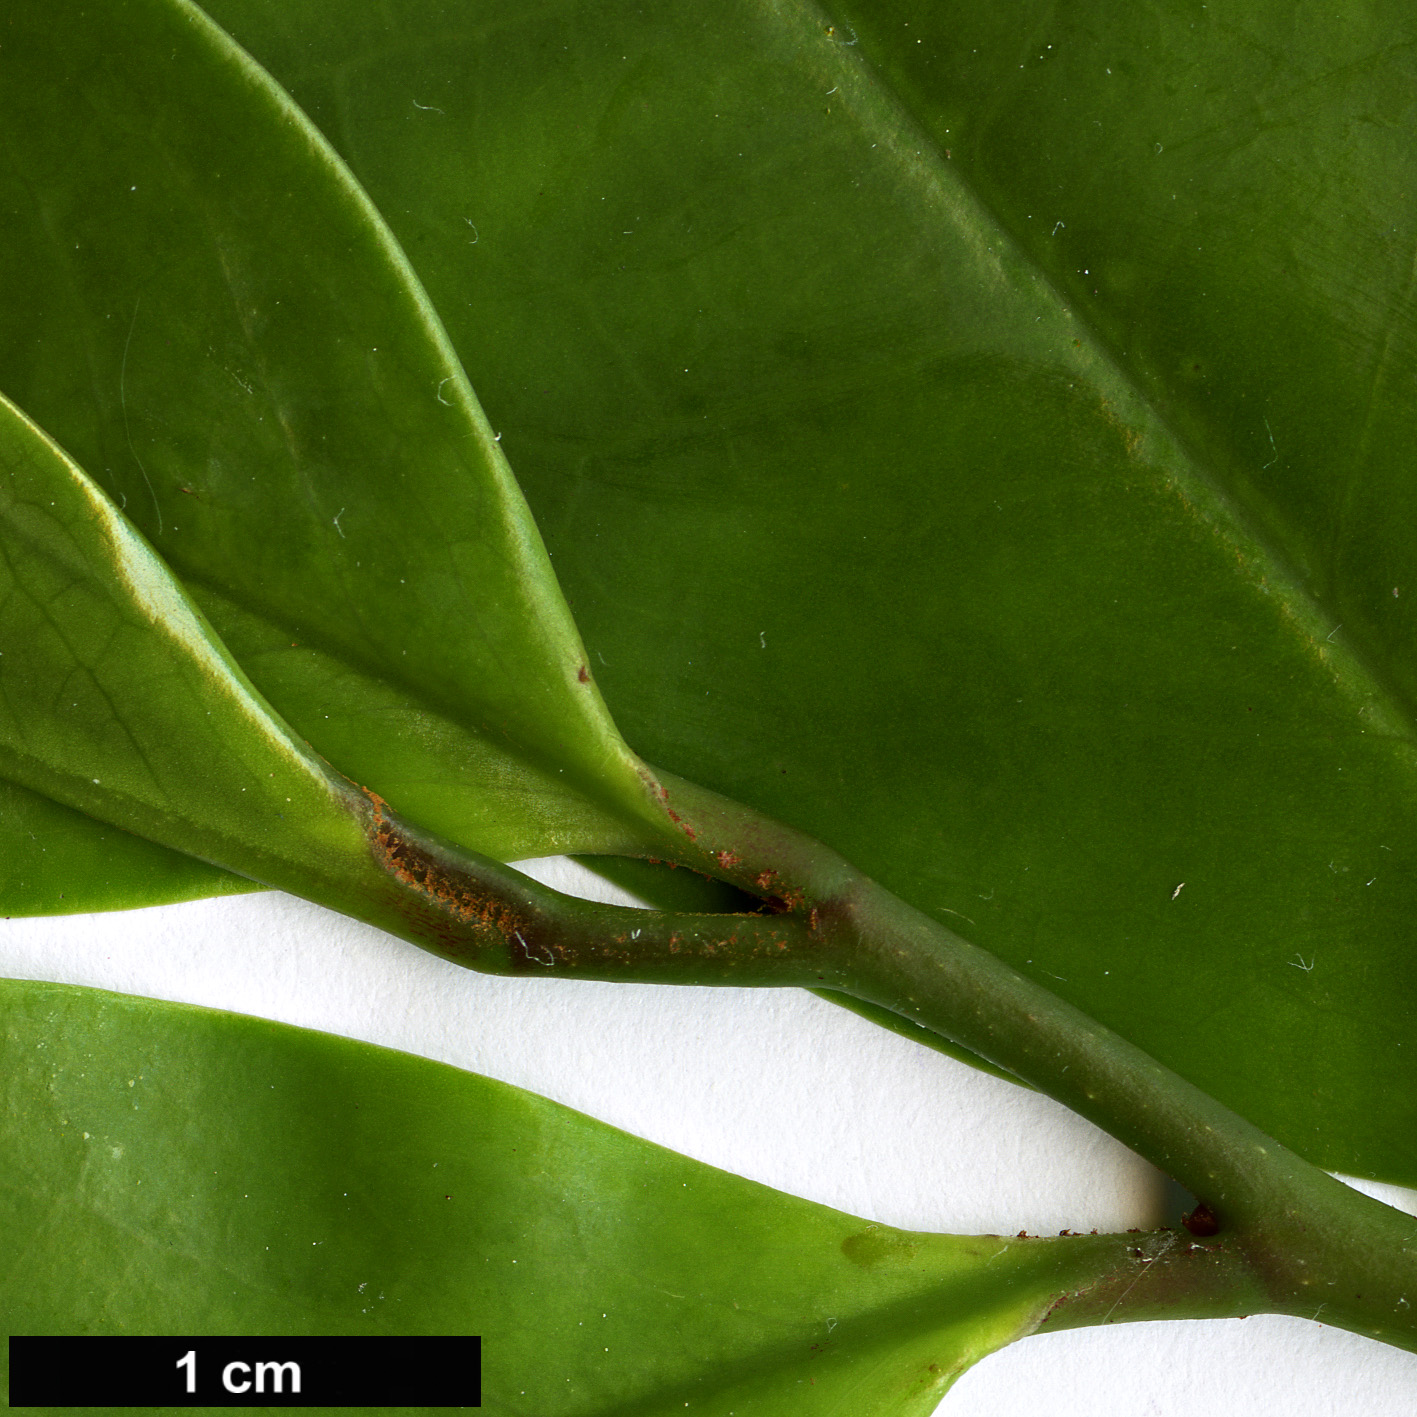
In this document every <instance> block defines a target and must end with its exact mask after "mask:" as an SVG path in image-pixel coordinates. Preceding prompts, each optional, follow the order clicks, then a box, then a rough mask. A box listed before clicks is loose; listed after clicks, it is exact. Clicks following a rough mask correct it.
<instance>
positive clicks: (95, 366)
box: [0, 0, 656, 856]
mask: <svg viewBox="0 0 1417 1417" xmlns="http://www.w3.org/2000/svg"><path fill="white" fill-rule="evenodd" d="M70 18H71V20H72V24H65V23H61V22H60V21H61V17H59V16H57V15H51V16H46V17H43V18H41V17H39V16H37V15H15V16H12V17H10V18H9V19H8V20H7V28H6V35H7V41H6V42H7V45H8V49H7V53H8V56H9V58H8V60H7V64H8V71H9V73H10V75H11V80H12V81H11V82H10V83H9V84H8V85H7V86H6V95H7V98H6V100H5V102H7V103H8V104H9V105H10V107H9V108H8V110H7V115H6V125H7V131H8V134H9V136H8V140H7V142H6V144H5V147H4V151H3V154H0V158H2V159H3V164H4V171H3V174H0V183H3V185H4V188H5V190H7V191H8V192H10V193H11V194H13V195H16V197H17V202H16V208H17V214H16V218H15V219H14V220H12V221H10V222H8V223H7V226H6V230H5V239H4V241H3V242H0V281H3V283H4V284H5V285H6V287H7V288H9V289H10V290H12V291H16V292H18V291H19V290H21V289H26V288H27V289H28V298H27V299H25V300H16V301H15V302H14V303H15V310H16V315H17V318H16V320H15V321H12V322H10V323H9V324H8V325H7V328H6V332H5V336H4V338H3V340H0V387H4V388H6V389H7V390H9V392H10V393H11V394H13V395H15V396H16V397H17V398H18V399H19V401H20V402H22V403H23V404H25V406H26V407H27V408H28V409H30V410H31V412H33V413H34V414H35V416H36V418H37V419H38V420H39V421H40V422H41V423H43V424H44V425H45V426H46V427H48V428H50V429H51V430H52V431H53V432H54V433H55V435H56V436H57V437H58V438H59V439H60V440H61V441H62V442H63V443H64V444H65V445H66V447H68V448H69V449H70V450H72V451H73V452H74V454H75V456H76V458H77V459H78V460H79V461H80V462H81V463H83V464H84V465H86V466H88V467H91V468H93V469H94V470H95V472H96V475H97V476H98V477H99V479H100V480H101V481H103V482H104V483H105V485H106V487H107V489H108V490H109V492H110V493H111V494H112V495H113V496H114V498H115V500H116V501H118V502H119V503H120V505H122V506H123V507H124V508H125V509H126V510H127V512H128V513H129V514H130V515H131V516H132V517H133V518H135V519H136V521H137V523H138V525H140V526H141V527H142V528H143V529H144V531H145V533H146V534H147V535H148V536H149V538H150V539H152V540H153V541H154V543H155V544H158V545H160V546H161V549H162V553H163V555H164V557H165V558H166V559H167V560H168V561H169V563H170V564H173V565H175V566H178V567H179V568H181V569H182V571H183V572H184V573H185V574H187V575H188V576H189V577H190V578H191V580H192V582H193V585H194V586H202V587H207V588H210V589H211V590H212V591H214V592H216V595H215V596H211V597H209V601H208V603H209V606H210V607H211V608H212V610H213V611H214V612H215V613H218V614H219V615H220V614H222V613H223V612H224V610H225V608H226V607H227V606H228V605H229V603H230V602H231V601H233V600H234V601H235V602H237V603H238V606H239V607H241V608H243V609H245V610H246V611H248V612H253V613H255V614H257V615H259V616H262V617H263V618H265V619H266V620H267V621H268V622H270V623H272V624H274V625H277V626H279V629H280V631H281V632H282V633H285V634H286V635H287V638H288V640H289V641H290V642H291V643H292V645H293V646H295V645H300V644H303V645H306V646H315V647H317V648H319V649H321V650H323V651H324V658H323V659H321V658H318V657H317V658H314V659H309V658H307V660H306V661H304V662H303V664H302V665H301V666H300V672H297V673H295V674H292V673H289V672H285V673H282V674H277V675H273V677H272V688H273V689H274V690H275V691H277V692H278V693H279V695H280V696H281V697H282V698H284V699H285V700H286V702H287V703H288V704H289V706H290V709H291V712H292V714H293V715H294V716H297V717H300V718H301V721H302V726H307V727H308V729H309V731H311V732H312V733H313V734H314V736H315V741H316V743H317V746H318V745H319V743H320V741H321V739H320V728H321V725H322V724H323V723H324V722H325V720H324V717H323V715H324V711H325V699H326V697H327V695H328V694H329V693H330V692H332V690H331V686H330V684H329V677H330V676H329V672H327V671H328V662H329V661H330V660H331V659H333V660H335V661H337V662H338V672H339V673H340V674H343V675H344V676H345V677H346V678H348V677H349V676H350V675H351V674H353V675H358V674H360V673H363V674H366V675H371V676H373V677H374V678H375V679H379V680H383V681H387V682H388V683H390V684H392V685H393V686H395V688H400V687H402V688H403V692H404V694H405V696H406V697H407V696H408V694H407V687H406V686H407V685H408V683H409V682H410V672H409V666H410V665H416V666H417V669H416V671H415V672H414V673H413V674H412V676H411V678H412V682H414V683H415V684H416V690H417V692H416V693H415V694H414V695H413V696H412V706H411V708H410V709H409V712H410V714H411V716H412V718H413V719H414V720H415V726H417V727H420V728H421V729H422V730H423V731H424V732H425V734H426V735H427V736H428V737H430V738H432V739H438V740H439V741H440V743H441V749H440V754H439V758H440V761H442V762H443V763H445V764H447V763H449V762H450V763H451V764H452V766H453V769H454V771H453V773H452V774H451V775H452V776H453V777H454V778H458V779H461V781H462V782H465V783H470V784H472V785H473V786H474V787H477V786H479V785H480V786H483V787H486V788H487V789H488V790H487V791H486V792H484V793H482V794H481V796H482V797H483V798H485V799H486V800H485V801H479V802H477V804H476V806H475V808H474V810H472V811H471V812H469V811H468V810H466V809H465V808H464V809H463V810H461V811H459V809H458V806H457V804H456V803H450V801H449V800H448V799H449V797H450V796H451V795H452V794H450V792H449V791H448V788H447V785H446V783H441V782H437V781H435V780H434V779H433V776H432V775H431V774H430V773H426V772H425V773H424V774H423V776H422V777H421V778H420V777H417V776H414V777H409V776H407V775H405V776H403V777H402V778H401V779H400V780H398V781H396V782H395V783H393V784H392V788H393V790H392V791H391V792H390V794H389V795H390V796H391V798H392V799H393V800H394V801H395V802H396V804H399V803H400V802H401V801H402V803H403V804H404V805H408V806H410V807H411V809H412V810H414V811H415V812H420V813H421V812H422V807H423V805H424V802H423V799H424V798H425V797H426V798H428V799H429V800H428V803H427V805H428V808H429V810H428V812H427V813H425V814H424V815H426V816H427V817H429V818H431V819H432V820H433V823H434V824H435V825H443V824H444V823H445V822H449V823H452V824H454V825H456V826H457V827H458V828H459V830H463V831H464V832H465V833H467V834H471V835H472V836H474V837H475V838H476V839H475V840H473V841H472V842H470V843H469V844H470V845H472V846H473V847H474V848H476V847H478V846H480V845H485V846H488V847H491V848H494V849H495V850H496V851H498V852H499V853H500V854H503V855H510V856H526V855H538V854H545V853H546V852H548V851H556V850H562V849H565V848H567V847H572V846H582V847H584V846H587V845H591V844H595V845H598V846H599V847H600V848H601V849H611V850H614V849H619V847H621V846H624V845H628V844H642V843H643V842H644V841H645V840H646V839H647V838H652V837H654V835H655V831H656V824H655V821H654V819H653V816H652V814H651V813H650V811H649V808H648V805H647V797H646V792H645V786H644V782H643V778H642V775H641V770H640V768H639V766H638V764H637V762H636V760H635V759H634V758H633V756H632V755H631V754H629V752H628V750H626V749H625V748H624V745H623V743H622V742H621V741H620V739H619V737H618V734H617V733H616V731H615V729H614V727H613V725H612V724H611V723H610V720H609V718H608V716H607V715H606V713H605V711H604V707H603V705H602V704H601V701H600V698H599V695H598V692H597V690H596V688H595V685H594V683H593V681H592V680H591V679H590V677H589V674H588V671H587V670H586V669H585V664H584V660H585V655H584V651H583V649H582V648H581V646H580V642H579V639H578V636H577V634H576V631H575V628H574V625H573V624H572V623H571V620H570V617H569V614H568V612H567V611H566V609H565V606H564V603H563V602H562V600H561V597H560V594H559V591H558V590H557V588H556V584H555V580H554V577H553V576H552V575H551V571H550V566H549V562H548V561H547V558H546V554H545V551H544V549H543V547H542V545H541V542H540V540H539V537H538V535H537V532H536V529H535V527H534V525H533V524H532V522H531V519H530V516H529V514H528V513H527V511H526V508H525V505H524V503H523V501H522V499H521V495H520V492H519V491H518V489H517V487H516V484H515V482H514V481H513V480H512V478H511V476H510V473H509V472H508V470H507V467H506V463H505V460H504V459H503V458H502V456H501V453H500V450H499V448H498V446H497V440H496V436H495V435H494V433H493V431H492V430H491V429H490V428H489V427H488V425H487V422H486V419H485V418H484V417H483V415H482V412H481V410H480V408H479V407H478V406H477V404H476V401H475V399H474V398H473V396H472V393H471V390H470V389H469V388H468V386H467V382H466V379H465V377H464V375H463V373H462V371H461V367H460V366H459V364H458V363H457V360H456V357H455V356H454V355H453V354H452V352H451V349H450V348H449V346H448V344H447V341H446V337H445V336H444V334H443V332H442V328H441V325H440V324H439V322H438V320H437V318H436V316H435V315H434V313H433V312H432V310H431V308H430V307H429V305H428V302H427V300H426V297H425V296H424V295H423V293H422V291H421V288H420V287H419V286H418V284H417V282H416V280H414V279H413V278H412V276H411V273H410V271H409V269H408V267H407V263H406V262H405V261H404V258H403V256H402V253H401V252H400V251H399V250H398V248H397V246H396V244H395V243H394V242H393V240H392V238H391V237H390V235H389V233H388V231H387V228H386V227H385V226H384V224H383V222H382V221H381V219H380V218H379V217H378V215H377V213H376V212H374V210H373V209H372V207H371V206H370V205H369V203H368V202H367V199H365V198H364V196H363V194H362V192H361V191H360V189H359V188H358V187H357V185H356V184H354V183H353V182H352V180H351V179H350V178H349V176H348V173H347V172H346V171H345V170H344V168H343V166H342V164H341V163H340V162H339V160H338V159H337V158H336V157H335V156H334V154H333V153H332V152H331V151H330V150H329V149H328V147H327V146H326V145H325V144H324V143H323V142H322V141H321V140H320V139H319V137H318V135H317V134H316V133H314V131H313V130H312V129H311V128H309V126H308V124H307V123H306V121H305V119H304V117H303V115H302V114H301V113H300V112H299V110H298V109H296V108H295V107H294V106H293V105H292V104H291V103H290V101H289V99H288V98H287V97H286V96H285V95H284V93H283V92H282V91H281V90H279V89H278V88H277V87H276V86H275V85H274V84H272V83H271V82H270V80H269V79H268V78H267V77H266V76H265V75H264V74H263V73H262V72H261V71H260V70H259V68H258V67H257V66H256V65H255V64H254V63H253V62H252V61H251V60H250V59H249V57H248V56H246V55H245V54H244V53H243V52H242V51H240V50H239V49H238V48H237V47H236V46H235V45H233V44H232V43H231V42H230V40H229V39H228V38H227V37H226V36H225V35H224V34H222V33H221V32H220V31H219V30H217V29H216V27H215V26H213V25H212V24H211V23H210V22H209V21H208V20H207V19H206V18H205V16H203V15H202V13H201V12H200V11H198V10H197V9H196V8H195V7H194V6H191V5H186V4H183V3H180V2H177V3H148V0H133V3H130V4H128V5H126V6H124V7H122V10H121V14H120V12H119V11H116V10H115V11H113V12H104V13H101V14H95V13H92V12H85V13H84V14H83V15H79V14H78V13H77V12H76V13H75V15H73V16H71V17H70ZM61 34H62V35H63V36H64V38H63V39H62V40H61V39H60V35H61ZM76 92H79V93H81V94H82V98H81V100H80V101H78V102H75V101H74V99H73V95H74V94H75V93H76ZM36 194H37V198H38V199H37V200H36ZM26 322H31V323H28V325H27V324H26ZM253 470H254V471H253ZM350 562H353V563H354V565H353V566H351V567H350V569H351V570H354V569H357V568H358V566H359V564H360V563H363V565H364V567H365V568H366V569H368V570H370V571H374V570H377V574H378V578H379V582H380V584H381V586H382V587H383V589H382V590H381V593H380V597H379V599H378V600H377V601H371V600H369V599H368V598H366V597H365V596H364V595H363V594H362V590H361V585H360V584H358V583H351V582H350V580H349V579H348V577H347V576H346V574H345V567H346V565H348V564H349V563H350ZM229 618H230V619H231V620H232V625H231V628H232V629H233V630H235V629H237V624H236V621H237V620H238V619H239V618H240V617H239V616H236V615H233V616H230V617H229ZM226 628H227V627H226V625H225V624H220V625H219V626H218V629H219V630H224V629H226ZM381 733H382V727H381V725H380V723H379V721H378V718H377V717H375V718H374V720H373V722H372V723H369V724H365V725H363V727H362V730H361V728H360V726H359V725H358V724H355V723H352V722H351V721H349V720H346V722H345V733H344V735H343V739H342V742H341V747H345V748H347V747H348V746H349V743H350V741H351V740H353V742H354V744H355V747H356V749H357V750H358V753H357V756H359V761H360V763H361V764H362V762H363V761H364V760H367V759H369V758H370V757H371V756H372V757H373V758H374V763H373V766H374V768H375V769H377V768H378V767H379V764H380V761H381V760H380V759H379V756H378V754H377V753H372V754H371V752H370V748H371V745H376V744H377V743H378V740H379V738H380V736H381ZM360 755H362V756H360ZM558 778H559V779H561V781H556V782H550V781H549V780H551V779H558ZM369 781H370V786H371V787H373V788H374V789H375V790H378V789H379V788H380V787H382V786H390V784H387V783H384V782H382V781H381V780H380V778H379V777H378V776H377V774H376V773H371V774H370V776H369ZM563 783H569V784H572V786H571V787H570V788H569V789H567V788H566V787H565V786H563ZM476 796H477V794H476V793H474V798H476ZM527 804H531V809H530V810H527ZM568 804H569V805H568Z"/></svg>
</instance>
